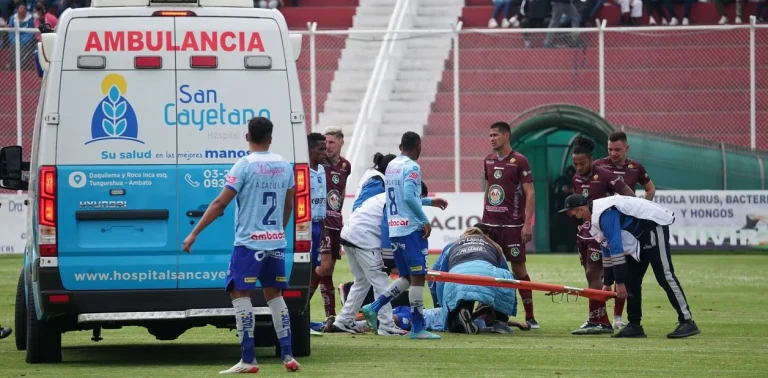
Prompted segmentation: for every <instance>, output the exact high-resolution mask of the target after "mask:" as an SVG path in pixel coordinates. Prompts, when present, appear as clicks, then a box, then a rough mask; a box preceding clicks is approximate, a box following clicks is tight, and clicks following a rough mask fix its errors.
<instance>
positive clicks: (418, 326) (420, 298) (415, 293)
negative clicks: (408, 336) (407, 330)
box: [408, 286, 424, 333]
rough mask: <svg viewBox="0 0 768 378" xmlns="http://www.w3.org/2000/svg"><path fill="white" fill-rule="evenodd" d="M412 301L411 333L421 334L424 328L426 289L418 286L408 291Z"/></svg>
mask: <svg viewBox="0 0 768 378" xmlns="http://www.w3.org/2000/svg"><path fill="white" fill-rule="evenodd" d="M408 299H409V300H410V301H411V332H413V333H419V332H421V330H422V329H423V328H424V288H423V287H421V286H416V287H414V288H413V290H408Z"/></svg>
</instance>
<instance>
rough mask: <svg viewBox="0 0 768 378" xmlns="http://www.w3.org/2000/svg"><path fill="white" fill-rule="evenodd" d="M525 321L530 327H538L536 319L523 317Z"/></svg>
mask: <svg viewBox="0 0 768 378" xmlns="http://www.w3.org/2000/svg"><path fill="white" fill-rule="evenodd" d="M525 322H526V323H528V325H529V326H531V329H539V323H538V322H537V321H536V319H525Z"/></svg>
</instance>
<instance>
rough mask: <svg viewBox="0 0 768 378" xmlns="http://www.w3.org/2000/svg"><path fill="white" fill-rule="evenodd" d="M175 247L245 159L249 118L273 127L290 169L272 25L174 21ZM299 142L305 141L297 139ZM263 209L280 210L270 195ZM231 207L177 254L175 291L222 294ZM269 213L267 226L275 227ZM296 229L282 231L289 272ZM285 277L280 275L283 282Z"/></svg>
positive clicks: (284, 95)
mask: <svg viewBox="0 0 768 378" xmlns="http://www.w3.org/2000/svg"><path fill="white" fill-rule="evenodd" d="M175 28H176V45H177V46H179V49H178V51H177V53H176V59H177V60H176V63H177V67H176V68H177V70H176V87H175V90H176V93H175V96H176V107H175V109H173V111H172V112H171V111H169V112H168V113H167V114H170V113H174V114H175V117H176V118H175V119H174V120H172V121H171V122H172V123H173V124H172V125H170V124H169V125H168V126H175V128H176V130H177V133H178V138H177V141H178V188H179V207H178V211H179V213H178V214H177V219H178V222H179V225H178V229H179V234H178V235H179V241H178V242H179V244H180V243H181V242H182V241H183V239H184V237H186V235H187V234H188V233H189V232H190V231H191V230H192V229H193V228H194V227H195V225H196V224H197V222H198V221H199V220H200V217H201V216H202V214H203V212H204V211H205V209H206V207H207V206H208V204H209V203H210V202H211V201H212V200H213V199H214V198H216V196H217V195H218V194H219V193H220V192H221V190H222V188H223V187H224V185H225V183H226V182H225V177H226V175H227V172H228V170H229V169H230V168H231V167H232V166H233V164H235V162H237V160H238V159H240V158H241V157H243V156H246V155H247V154H248V153H249V149H248V142H247V141H246V137H245V135H246V133H247V131H248V127H247V123H248V120H250V119H251V118H253V117H255V116H262V117H266V118H269V119H270V120H271V121H272V122H273V123H274V125H275V128H274V132H273V135H272V138H273V139H272V145H271V151H272V152H274V153H277V154H279V155H281V156H283V157H284V158H285V159H287V160H288V161H289V162H291V163H294V135H293V131H292V129H293V127H292V123H291V109H290V93H289V84H288V74H287V71H286V62H285V53H284V51H283V40H284V39H285V40H287V39H288V38H289V37H288V35H285V36H282V35H281V29H280V27H279V26H278V23H277V22H276V21H275V20H274V19H268V18H245V17H240V18H238V17H227V18H224V17H206V16H205V15H204V13H203V12H199V13H198V15H197V16H196V17H175ZM302 137H303V136H302ZM264 204H265V206H272V207H273V208H275V207H276V206H277V204H276V203H274V199H273V198H272V197H269V198H265V202H264ZM235 207H236V204H235V202H234V201H233V203H231V204H230V206H229V207H227V209H226V211H225V212H224V214H223V216H221V217H220V218H218V219H217V220H216V221H215V222H213V223H212V224H211V225H210V226H208V227H207V228H206V230H205V231H204V232H202V233H201V234H200V235H199V236H198V238H197V240H196V242H195V244H194V246H193V251H192V253H191V254H186V253H184V252H183V251H180V252H179V280H178V287H179V288H223V287H224V284H225V276H226V273H225V272H226V271H227V266H228V264H229V259H230V255H231V253H232V248H233V243H234V229H235V225H234V216H235ZM281 219H282V213H279V212H274V213H273V215H272V217H271V219H265V220H264V221H265V222H275V221H277V222H279V221H281ZM293 233H294V231H293V226H292V225H289V226H288V227H287V230H286V239H287V243H288V246H287V248H286V250H285V256H284V257H285V262H286V274H287V275H290V272H291V268H292V265H293ZM289 278H290V277H285V279H286V280H288V279H289Z"/></svg>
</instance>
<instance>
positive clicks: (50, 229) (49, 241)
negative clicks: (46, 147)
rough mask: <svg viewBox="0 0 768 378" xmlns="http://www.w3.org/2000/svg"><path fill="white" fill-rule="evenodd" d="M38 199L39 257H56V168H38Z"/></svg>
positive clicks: (46, 166) (48, 166)
mask: <svg viewBox="0 0 768 378" xmlns="http://www.w3.org/2000/svg"><path fill="white" fill-rule="evenodd" d="M38 179H39V188H38V190H37V197H38V203H39V205H38V214H37V223H38V224H37V226H38V241H39V244H40V246H39V252H40V256H41V257H56V256H57V255H58V248H57V245H56V221H57V214H56V191H57V190H56V167H53V166H50V165H44V166H42V167H41V168H40V177H39V178H38Z"/></svg>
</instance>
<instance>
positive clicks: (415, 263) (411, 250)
mask: <svg viewBox="0 0 768 378" xmlns="http://www.w3.org/2000/svg"><path fill="white" fill-rule="evenodd" d="M400 152H401V153H402V154H401V155H400V156H398V157H397V158H395V159H394V160H392V161H391V162H390V163H389V165H388V166H387V171H386V173H385V174H384V186H385V195H386V199H387V201H386V206H385V209H384V211H385V214H386V216H387V223H388V225H389V227H388V228H389V238H390V240H391V241H392V248H393V251H392V254H393V256H394V258H395V264H396V265H397V270H398V272H399V273H400V278H398V279H397V280H395V281H394V282H393V283H392V285H390V287H392V286H393V285H394V286H398V287H399V288H400V290H399V291H402V290H405V289H408V288H409V287H410V286H415V289H414V290H409V291H408V299H409V301H410V304H411V310H412V321H413V323H412V327H411V331H410V333H409V334H408V337H409V338H411V339H418V340H425V339H439V338H440V336H439V335H436V334H433V333H431V332H428V331H427V330H426V329H424V327H423V325H424V317H423V313H424V282H425V276H426V274H427V253H428V246H427V238H429V234H430V233H431V231H432V227H431V226H430V223H429V219H428V218H427V216H426V214H424V210H422V208H421V207H422V205H425V206H435V207H439V208H441V209H445V208H446V207H447V206H448V202H447V201H445V200H444V199H441V198H435V199H432V200H430V199H428V198H425V199H422V198H421V195H420V194H421V168H420V167H419V165H418V164H417V163H416V160H418V158H419V155H421V137H420V136H419V134H416V133H414V132H412V131H408V132H406V133H405V134H403V136H402V138H401V140H400ZM399 291H398V290H394V291H390V290H387V292H388V293H389V294H392V295H391V296H389V295H381V296H379V298H377V299H376V300H375V301H374V302H373V303H371V304H369V305H366V306H363V308H362V312H363V315H364V316H365V320H366V322H368V324H369V325H370V326H371V328H372V329H373V330H374V332H377V331H378V330H377V328H378V320H377V313H378V311H379V309H380V308H381V306H383V305H385V304H386V303H389V301H391V300H392V298H393V297H394V296H397V294H399Z"/></svg>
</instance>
